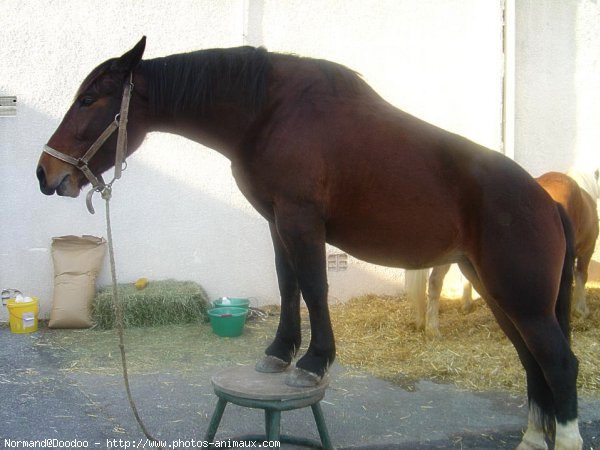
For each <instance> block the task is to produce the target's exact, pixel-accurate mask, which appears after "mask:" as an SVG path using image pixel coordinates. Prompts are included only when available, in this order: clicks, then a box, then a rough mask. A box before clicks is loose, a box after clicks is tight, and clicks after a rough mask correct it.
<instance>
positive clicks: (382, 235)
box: [327, 218, 463, 269]
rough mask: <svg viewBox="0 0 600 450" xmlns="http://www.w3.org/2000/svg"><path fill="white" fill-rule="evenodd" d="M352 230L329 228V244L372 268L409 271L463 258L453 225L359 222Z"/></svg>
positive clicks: (355, 223) (415, 222)
mask: <svg viewBox="0 0 600 450" xmlns="http://www.w3.org/2000/svg"><path fill="white" fill-rule="evenodd" d="M348 225H349V226H339V225H335V224H333V225H332V226H328V227H327V241H328V242H329V243H330V244H332V245H335V246H336V247H338V248H339V249H341V250H343V251H345V252H347V253H349V254H351V255H352V256H354V257H356V258H358V259H361V260H363V261H366V262H370V263H373V264H379V265H384V266H389V267H403V268H408V269H417V268H427V267H433V266H436V265H440V264H446V263H450V262H454V261H457V260H458V259H459V258H460V257H461V256H462V255H463V251H462V249H461V239H460V232H459V228H458V227H457V226H455V225H454V224H453V223H452V222H442V221H427V220H425V221H423V222H422V223H419V221H418V220H414V219H412V220H410V219H409V220H406V221H405V222H404V223H402V224H400V223H398V222H394V221H390V222H389V223H387V224H382V223H379V222H375V221H370V220H368V219H365V220H361V219H359V218H356V219H355V220H353V221H352V223H349V224H348Z"/></svg>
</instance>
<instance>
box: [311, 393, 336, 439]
mask: <svg viewBox="0 0 600 450" xmlns="http://www.w3.org/2000/svg"><path fill="white" fill-rule="evenodd" d="M311 408H312V411H313V415H314V416H315V422H316V423H317V430H318V431H319V436H320V437H321V445H322V446H323V450H333V446H332V445H331V439H330V438H329V432H328V431H327V425H325V416H323V410H322V409H321V403H320V402H317V403H315V404H314V405H311Z"/></svg>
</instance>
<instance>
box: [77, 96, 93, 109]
mask: <svg viewBox="0 0 600 450" xmlns="http://www.w3.org/2000/svg"><path fill="white" fill-rule="evenodd" d="M95 101H96V99H95V98H94V97H92V96H91V95H85V96H83V97H82V98H81V100H80V101H79V102H80V103H81V105H82V106H90V105H91V104H93V103H94V102H95Z"/></svg>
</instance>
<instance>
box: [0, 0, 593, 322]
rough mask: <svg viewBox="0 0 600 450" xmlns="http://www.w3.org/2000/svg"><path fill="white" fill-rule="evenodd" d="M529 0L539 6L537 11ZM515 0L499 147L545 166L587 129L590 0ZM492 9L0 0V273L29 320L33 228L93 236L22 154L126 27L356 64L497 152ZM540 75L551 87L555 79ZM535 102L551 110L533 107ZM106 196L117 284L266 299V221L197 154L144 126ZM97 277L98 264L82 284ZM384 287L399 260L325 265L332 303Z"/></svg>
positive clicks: (497, 57) (125, 43) (98, 224)
mask: <svg viewBox="0 0 600 450" xmlns="http://www.w3.org/2000/svg"><path fill="white" fill-rule="evenodd" d="M540 3H543V4H545V5H549V4H552V5H554V6H552V7H548V10H549V11H548V13H547V14H546V15H543V16H539V8H540V7H539V6H538V5H539V4H540ZM563 3H564V4H565V5H566V6H560V5H562V4H563ZM519 5H521V6H520V7H519V8H518V9H517V24H516V25H517V26H518V27H519V30H521V31H522V33H521V34H518V35H517V41H518V45H519V47H518V48H517V53H518V55H517V61H516V62H517V63H518V64H517V70H518V71H519V73H518V75H519V76H520V75H522V76H521V77H519V76H517V82H518V83H517V88H516V95H515V97H516V98H517V102H520V103H517V107H519V108H520V109H518V117H517V118H516V119H517V120H516V137H515V155H516V157H517V160H518V161H519V162H521V163H523V165H525V167H527V168H529V169H530V170H536V171H546V170H550V169H552V168H554V167H551V165H552V163H554V162H555V161H558V162H560V165H561V167H558V169H562V168H563V166H566V165H567V164H568V163H570V162H571V161H570V160H571V159H574V158H575V157H573V156H570V155H571V154H572V152H573V151H572V148H573V145H575V147H577V148H581V149H583V147H586V148H587V147H591V146H593V144H594V143H595V142H598V127H597V125H596V124H597V120H595V119H594V118H596V119H597V117H599V115H598V114H597V113H598V108H599V106H598V105H599V104H600V101H598V96H599V93H598V92H599V85H598V77H597V76H595V75H594V74H597V73H598V70H597V64H598V61H597V59H598V54H597V48H598V41H599V36H598V30H597V23H598V5H597V4H596V3H595V2H593V1H592V0H580V1H577V0H570V1H568V2H534V1H533V0H530V1H524V2H519ZM557 5H558V6H557ZM502 6H503V2H502V1H500V0H497V1H494V0H490V1H485V2H483V1H481V0H421V1H418V2H415V1H411V0H403V1H400V0H389V1H362V0H351V1H342V0H329V1H327V2H322V1H317V0H286V1H277V0H228V1H225V0H222V1H218V2H216V1H208V0H206V1H191V0H190V1H177V2H172V3H168V4H165V3H164V2H161V1H158V0H146V1H144V2H143V3H142V2H138V1H134V0H106V1H103V2H101V3H98V2H95V1H91V0H88V1H75V0H72V1H67V0H62V1H50V0H29V1H19V2H14V1H10V0H0V11H2V13H3V16H4V17H5V18H9V20H6V19H5V20H4V21H3V27H2V29H1V30H0V52H1V54H0V56H1V60H2V61H3V63H2V65H1V66H0V95H17V96H18V100H19V107H18V115H17V117H16V118H0V155H1V156H0V157H1V158H2V159H1V161H0V162H1V164H0V179H1V180H2V181H3V184H2V188H1V189H2V195H1V197H0V208H1V209H0V210H1V211H2V217H3V219H4V220H3V224H2V231H1V232H0V257H1V258H2V269H1V271H0V286H2V287H9V286H10V287H17V288H20V289H22V290H24V291H26V292H27V293H30V294H35V295H38V296H39V297H40V298H41V301H42V311H43V314H44V315H45V314H47V313H48V311H49V308H50V299H51V293H52V263H51V259H50V254H49V246H50V241H51V237H52V236H58V235H64V234H83V233H86V234H96V235H105V231H104V219H103V215H102V213H103V212H102V204H101V202H100V201H99V199H96V200H95V203H96V208H97V210H98V213H97V214H96V215H95V216H90V215H88V213H87V212H86V209H85V205H84V198H83V197H81V198H79V199H77V200H73V199H70V198H69V199H65V198H59V197H56V196H54V197H45V196H43V195H42V194H41V193H40V192H39V190H38V186H37V180H36V179H35V167H36V164H37V160H38V157H39V154H40V150H41V146H42V145H43V144H44V143H45V142H46V140H47V139H48V137H49V136H50V135H51V133H52V132H53V131H54V129H55V128H56V126H57V125H58V123H59V121H60V119H61V118H62V115H63V114H64V112H65V111H66V110H67V108H68V106H69V103H70V101H71V99H72V96H73V94H74V92H75V90H76V88H77V87H78V85H79V83H80V82H81V80H82V79H83V78H84V76H85V75H86V74H87V73H88V72H89V71H90V70H91V69H92V68H93V67H94V66H95V65H97V64H98V63H99V62H101V61H103V60H105V59H107V58H109V57H112V56H116V55H118V54H120V53H122V52H123V51H125V50H127V49H128V48H130V47H131V46H132V45H133V44H134V43H135V42H137V40H138V39H139V38H140V37H141V35H143V34H145V35H147V36H148V44H147V50H146V57H154V56H160V55H166V54H170V53H176V52H182V51H188V50H192V49H198V48H208V47H227V46H236V45H241V44H243V43H250V44H254V45H260V44H264V45H266V46H267V48H268V49H270V50H276V51H285V52H294V53H298V54H302V55H307V56H317V57H323V58H327V59H331V60H334V61H337V62H340V63H343V64H345V65H347V66H349V67H351V68H353V69H355V70H357V71H358V72H360V73H362V74H363V76H364V77H365V79H366V80H367V81H368V82H370V83H371V84H372V85H373V86H374V87H375V88H376V89H377V90H378V91H379V92H380V93H381V94H382V95H383V96H384V97H386V98H387V99H388V100H390V101H391V102H392V103H394V104H396V105H397V106H399V107H401V108H402V109H405V110H407V111H408V112H411V113H413V114H415V115H418V116H420V117H422V118H424V119H426V120H428V121H430V122H433V123H435V124H437V125H439V126H442V127H444V128H446V129H449V130H451V131H454V132H457V133H459V134H462V135H465V136H467V137H469V138H470V139H473V140H475V141H477V142H480V143H482V144H484V145H486V146H488V147H491V148H494V149H497V150H498V149H500V148H501V145H502V142H501V135H502V127H501V124H502V103H501V102H502V70H503V54H502V12H503V11H502ZM554 24H556V25H554ZM573 27H574V28H573ZM573 29H575V30H576V33H575V34H576V35H575V37H574V38H571V37H570V36H571V34H573V33H572V31H573ZM565 36H566V37H567V38H568V39H566V41H565ZM569 39H570V40H569ZM580 41H582V42H580ZM574 42H577V45H575V44H574ZM554 51H558V52H559V55H558V57H557V58H558V59H560V61H559V62H560V64H563V63H562V61H563V59H562V58H567V59H568V58H569V55H570V53H569V52H571V51H575V55H576V56H575V60H574V62H569V61H567V65H566V67H562V66H561V67H558V68H557V67H555V65H556V64H555V63H552V62H548V61H547V58H549V57H551V56H552V55H554V53H553V52H554ZM557 64H558V62H557ZM560 64H559V65H560ZM519 67H520V68H519ZM521 70H522V71H523V72H524V73H523V74H521ZM571 71H574V72H575V75H572V74H571ZM539 77H543V78H544V80H546V81H544V80H542V81H540V80H539ZM557 77H558V79H559V81H560V82H564V83H565V84H566V85H567V88H568V89H567V91H564V90H562V89H558V88H556V84H555V83H554V82H552V80H553V79H554V78H557ZM580 85H584V86H586V88H587V87H589V88H593V89H583V88H580ZM547 88H555V90H552V91H548V90H546V89H547ZM584 93H586V94H587V93H591V96H590V97H585V95H584ZM558 94H560V96H561V97H560V98H563V97H569V98H572V97H575V98H577V101H576V102H575V103H574V105H575V106H573V104H572V103H571V100H568V99H565V100H564V101H562V100H561V101H560V102H558V101H556V102H555V101H554V100H555V97H556V96H557V95H558ZM584 97H585V98H584ZM549 108H552V109H553V110H555V111H556V112H557V114H559V116H558V117H559V118H558V119H554V117H555V116H554V115H549V114H547V113H546V111H548V109H549ZM591 113H595V114H591ZM574 117H575V118H574ZM547 133H549V134H547ZM552 143H553V144H554V145H550V144H552ZM573 143H574V144H573ZM540 149H544V150H543V151H542V150H540ZM538 152H542V153H539V154H538ZM582 152H583V151H582ZM582 152H580V153H577V155H579V154H583V153H582ZM112 209H113V223H114V228H115V229H114V234H115V240H116V251H117V264H118V273H119V278H120V281H123V282H125V281H127V282H128V281H132V280H134V279H136V278H137V277H139V276H147V277H149V278H150V279H162V278H167V277H175V278H178V279H192V280H195V281H198V282H200V283H201V284H203V285H204V286H205V287H206V289H207V290H208V292H209V295H210V296H212V297H217V296H221V295H245V296H253V297H257V298H258V299H259V300H260V301H261V302H264V303H267V302H276V301H277V300H278V294H277V290H276V280H275V275H274V266H273V261H272V249H271V244H270V241H269V236H268V229H267V225H266V223H265V222H264V221H263V220H262V219H261V218H260V217H259V216H258V214H256V213H255V212H254V211H253V210H252V208H251V207H250V206H249V205H248V204H247V202H246V201H245V200H244V199H243V197H242V196H241V194H239V192H238V191H237V188H236V187H235V185H234V183H233V180H232V177H231V175H230V171H229V163H228V161H227V160H226V159H224V158H223V157H221V156H219V155H218V154H216V153H215V152H212V151H210V150H208V149H205V148H203V147H201V146H198V145H197V144H194V143H191V142H189V141H186V140H185V139H183V138H179V137H175V136H170V135H164V134H163V135H158V134H157V135H151V136H150V137H149V138H148V140H147V141H146V142H145V144H144V145H143V147H142V149H140V151H139V152H138V153H137V154H135V155H134V156H133V157H132V158H130V161H129V168H128V169H127V171H126V172H125V175H124V177H123V179H122V180H120V181H119V182H118V183H117V185H116V187H115V194H114V199H113V202H112ZM332 251H334V250H332ZM108 281H109V272H108V270H107V266H106V265H105V268H104V271H103V273H102V274H101V276H100V282H101V283H102V284H106V283H107V282H108ZM401 289H402V271H400V270H396V269H385V268H378V267H374V266H371V265H368V264H365V263H362V262H359V261H356V260H352V259H351V261H350V266H349V269H348V270H347V271H346V272H335V273H331V274H330V292H331V297H332V299H340V300H343V299H346V298H348V297H350V296H352V295H356V294H360V293H366V292H380V293H381V292H387V293H393V292H395V291H398V290H401ZM2 314H4V317H5V312H4V311H2ZM0 317H2V316H0Z"/></svg>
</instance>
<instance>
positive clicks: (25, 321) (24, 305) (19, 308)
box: [6, 297, 39, 334]
mask: <svg viewBox="0 0 600 450" xmlns="http://www.w3.org/2000/svg"><path fill="white" fill-rule="evenodd" d="M6 306H7V308H8V321H9V322H10V331H12V332H13V333H18V334H20V333H33V332H34V331H37V329H38V312H39V306H38V298H37V297H31V301H30V302H19V303H17V301H16V300H15V299H14V298H11V299H10V300H8V302H7V303H6Z"/></svg>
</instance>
